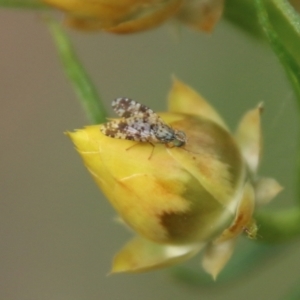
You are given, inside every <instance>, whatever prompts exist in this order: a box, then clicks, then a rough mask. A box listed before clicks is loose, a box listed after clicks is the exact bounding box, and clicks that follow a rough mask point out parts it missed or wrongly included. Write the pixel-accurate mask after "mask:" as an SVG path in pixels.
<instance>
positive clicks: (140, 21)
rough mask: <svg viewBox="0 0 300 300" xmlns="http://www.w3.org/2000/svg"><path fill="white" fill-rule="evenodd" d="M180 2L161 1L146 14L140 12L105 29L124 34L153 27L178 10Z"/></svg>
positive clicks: (173, 0) (176, 0)
mask: <svg viewBox="0 0 300 300" xmlns="http://www.w3.org/2000/svg"><path fill="white" fill-rule="evenodd" d="M182 2H183V0H172V1H169V2H168V3H167V4H166V3H165V2H163V3H161V4H160V5H159V6H156V7H154V9H153V8H152V9H150V10H149V11H147V13H146V14H145V12H142V13H141V14H140V15H137V16H135V17H134V18H132V19H130V20H126V21H125V22H121V23H119V24H118V25H117V26H114V27H110V28H106V29H105V31H108V32H113V33H121V34H124V33H133V32H138V31H143V30H147V29H151V28H154V27H156V26H159V25H161V23H163V22H164V21H166V20H167V19H168V18H170V17H171V16H173V15H174V14H175V13H176V12H177V11H178V10H179V8H180V6H181V4H182Z"/></svg>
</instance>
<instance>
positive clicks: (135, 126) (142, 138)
mask: <svg viewBox="0 0 300 300" xmlns="http://www.w3.org/2000/svg"><path fill="white" fill-rule="evenodd" d="M100 131H101V132H102V133H103V134H105V135H106V136H109V137H112V138H116V139H123V140H131V141H137V142H158V140H157V138H156V136H155V134H154V131H153V129H152V126H151V124H150V123H149V122H147V120H146V119H144V118H140V117H137V116H135V117H128V118H122V119H119V120H114V121H111V122H108V123H105V124H102V125H101V127H100Z"/></svg>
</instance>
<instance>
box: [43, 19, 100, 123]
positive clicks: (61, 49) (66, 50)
mask: <svg viewBox="0 0 300 300" xmlns="http://www.w3.org/2000/svg"><path fill="white" fill-rule="evenodd" d="M47 21H48V25H49V28H50V31H51V33H52V36H53V38H54V41H55V43H56V46H57V49H58V53H59V56H60V59H61V61H62V64H63V67H64V70H65V72H66V74H67V76H68V77H69V79H70V81H71V83H72V84H73V86H74V89H75V91H76V93H77V95H78V98H79V101H80V103H81V105H82V106H83V108H84V110H85V112H86V114H87V116H88V117H89V119H90V120H91V122H92V123H94V124H97V123H103V122H105V120H106V113H105V109H104V105H103V103H102V101H101V100H100V97H99V95H98V93H97V90H96V88H95V87H94V85H93V83H92V80H91V79H90V78H89V76H88V74H87V73H86V72H85V70H84V68H83V66H82V64H81V63H80V61H79V59H78V57H77V55H76V53H75V51H74V49H73V47H72V45H71V42H70V41H69V39H68V37H67V36H66V34H65V33H64V32H63V30H62V29H61V28H60V26H59V24H57V23H56V22H55V21H53V20H51V19H50V20H47Z"/></svg>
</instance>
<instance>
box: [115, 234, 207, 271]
mask: <svg viewBox="0 0 300 300" xmlns="http://www.w3.org/2000/svg"><path fill="white" fill-rule="evenodd" d="M201 247H202V246H201V245H187V246H169V245H159V244H155V243H152V242H150V241H148V240H145V239H142V238H138V237H137V238H134V239H133V240H131V241H130V242H129V243H128V244H127V245H125V247H124V248H123V249H122V250H121V251H120V252H119V253H118V254H117V255H116V256H115V258H114V261H113V267H112V271H111V272H112V273H120V272H144V271H149V270H154V269H159V268H163V267H168V266H172V265H175V264H178V263H181V262H183V261H185V260H187V259H189V258H190V257H192V256H194V255H195V254H197V253H198V252H199V250H200V249H201Z"/></svg>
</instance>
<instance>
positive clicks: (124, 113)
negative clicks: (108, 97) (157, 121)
mask: <svg viewBox="0 0 300 300" xmlns="http://www.w3.org/2000/svg"><path fill="white" fill-rule="evenodd" d="M111 106H112V108H113V110H114V111H115V113H116V114H117V115H118V116H120V117H123V118H130V117H135V116H136V117H141V118H149V117H150V116H152V117H154V118H157V117H158V116H157V114H155V113H154V112H153V110H152V109H150V108H149V107H147V106H146V105H143V104H141V103H139V102H137V101H134V100H132V99H129V98H117V99H115V100H113V101H112V103H111Z"/></svg>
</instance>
